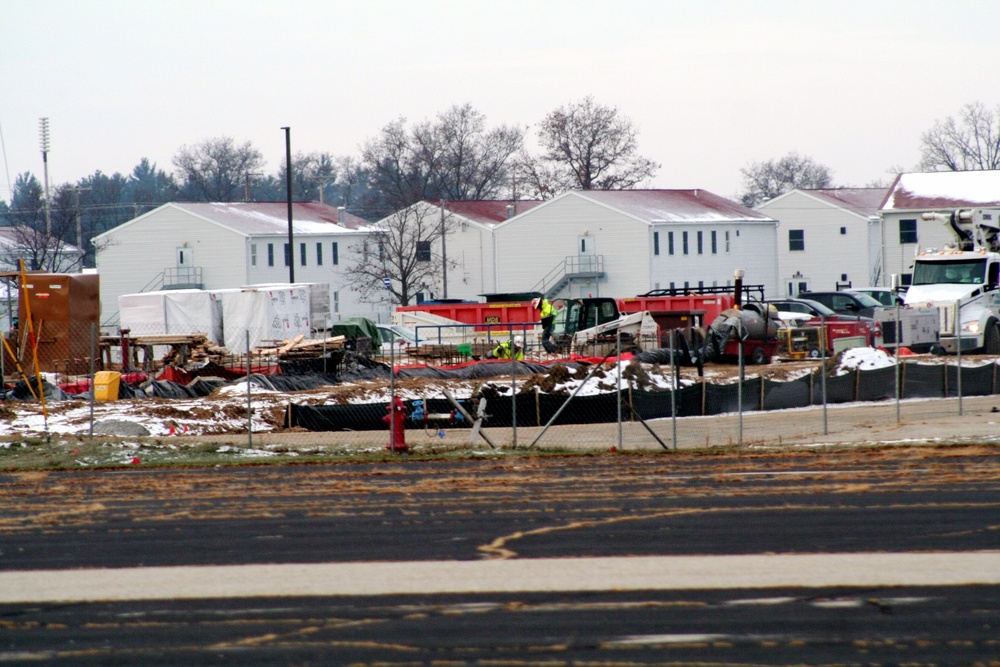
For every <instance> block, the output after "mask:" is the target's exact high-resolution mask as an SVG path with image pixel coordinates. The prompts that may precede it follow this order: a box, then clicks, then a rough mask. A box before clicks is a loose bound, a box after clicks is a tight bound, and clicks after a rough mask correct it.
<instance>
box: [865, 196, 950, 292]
mask: <svg viewBox="0 0 1000 667" xmlns="http://www.w3.org/2000/svg"><path fill="white" fill-rule="evenodd" d="M927 212H929V211H927ZM938 212H940V213H950V212H951V210H950V209H947V210H946V209H940V210H938ZM923 213H925V211H923V210H921V211H886V212H884V213H883V214H882V220H883V224H884V225H885V246H886V248H885V256H886V262H885V274H886V279H885V282H886V284H888V283H889V278H888V276H889V275H891V274H894V273H895V274H903V273H912V272H913V253H914V251H916V249H917V248H918V247H919V248H924V249H926V248H940V247H942V246H944V245H946V244H949V243H954V242H955V235H954V234H953V233H952V232H951V228H950V227H948V226H946V225H945V224H943V223H940V222H935V221H933V220H921V219H920V216H921V214H923ZM900 220H916V221H917V244H916V245H914V244H912V243H907V244H905V245H903V244H900V242H899V221H900Z"/></svg>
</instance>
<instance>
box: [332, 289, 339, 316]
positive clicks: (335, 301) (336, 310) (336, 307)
mask: <svg viewBox="0 0 1000 667" xmlns="http://www.w3.org/2000/svg"><path fill="white" fill-rule="evenodd" d="M333 312H334V313H340V292H334V293H333Z"/></svg>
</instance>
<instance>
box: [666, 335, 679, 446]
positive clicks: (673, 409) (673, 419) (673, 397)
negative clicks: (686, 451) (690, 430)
mask: <svg viewBox="0 0 1000 667" xmlns="http://www.w3.org/2000/svg"><path fill="white" fill-rule="evenodd" d="M676 336H677V329H671V330H670V345H669V347H670V384H671V386H670V426H671V430H672V431H673V440H674V451H676V450H677V386H678V385H679V384H680V377H679V376H678V375H676V374H675V373H674V338H675V337H676Z"/></svg>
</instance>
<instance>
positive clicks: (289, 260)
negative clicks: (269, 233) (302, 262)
mask: <svg viewBox="0 0 1000 667" xmlns="http://www.w3.org/2000/svg"><path fill="white" fill-rule="evenodd" d="M291 265H292V248H291V246H290V245H288V244H287V243H286V244H285V266H291Z"/></svg>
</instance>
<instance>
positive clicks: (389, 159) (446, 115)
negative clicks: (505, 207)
mask: <svg viewBox="0 0 1000 667" xmlns="http://www.w3.org/2000/svg"><path fill="white" fill-rule="evenodd" d="M523 141H524V133H523V132H522V131H521V130H520V129H518V128H516V127H510V126H504V125H502V126H499V127H496V128H492V129H488V128H487V127H486V117H485V116H484V115H483V114H481V113H479V112H478V111H476V110H475V109H473V108H472V106H471V105H469V104H465V105H462V106H453V107H451V108H450V109H448V110H447V111H444V112H442V113H440V114H438V116H437V118H435V119H434V120H433V121H424V122H422V123H418V124H417V125H415V126H414V127H413V128H412V129H407V126H406V120H405V119H403V118H400V119H398V120H395V121H393V122H391V123H389V124H388V125H386V126H385V127H383V128H382V131H381V132H380V133H379V135H378V136H377V137H375V138H374V139H371V140H369V141H368V142H366V143H365V145H364V146H363V147H362V155H361V161H362V165H363V167H364V169H365V170H366V171H367V172H368V173H369V175H370V177H371V180H370V183H369V185H370V188H371V190H372V193H371V194H372V197H371V198H370V199H371V201H370V202H369V206H370V207H371V208H372V209H374V210H376V211H377V212H378V213H379V215H386V214H388V213H389V212H391V211H395V210H399V209H403V208H406V207H407V206H410V205H411V204H414V203H416V202H418V201H423V200H428V199H447V200H451V201H458V200H469V199H492V198H495V197H497V196H498V195H499V194H500V193H501V192H502V191H503V190H505V189H506V188H507V186H508V183H509V180H510V174H511V170H512V168H513V166H514V157H515V155H517V153H518V152H519V151H520V150H521V148H522V145H523Z"/></svg>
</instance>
